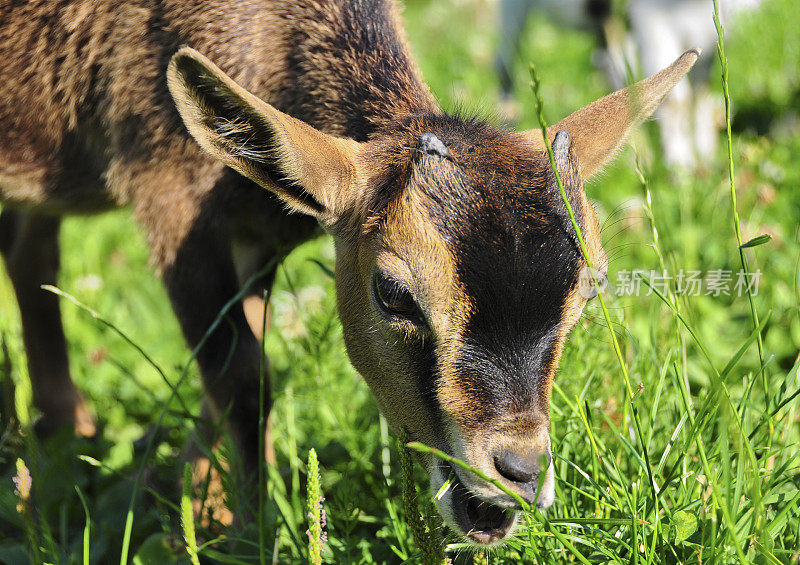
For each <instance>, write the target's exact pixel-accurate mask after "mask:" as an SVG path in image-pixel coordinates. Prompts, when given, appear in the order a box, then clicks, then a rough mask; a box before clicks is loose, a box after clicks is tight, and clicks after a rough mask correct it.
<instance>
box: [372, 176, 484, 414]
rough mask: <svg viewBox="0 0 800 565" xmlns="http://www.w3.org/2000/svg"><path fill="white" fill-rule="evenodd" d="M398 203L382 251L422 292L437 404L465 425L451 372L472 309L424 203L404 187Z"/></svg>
mask: <svg viewBox="0 0 800 565" xmlns="http://www.w3.org/2000/svg"><path fill="white" fill-rule="evenodd" d="M408 188H409V190H407V191H406V193H405V195H404V197H403V198H402V201H401V203H400V204H401V206H402V210H403V213H402V214H398V213H396V211H397V210H396V209H393V210H390V211H389V215H388V218H387V226H386V233H387V234H389V237H388V238H387V242H386V244H387V247H389V248H391V250H392V251H393V252H394V253H395V254H396V255H397V256H400V257H403V258H405V260H406V261H409V262H410V263H411V265H410V266H411V270H412V272H414V273H415V275H416V276H417V277H418V280H417V281H416V283H417V286H418V287H419V288H420V289H422V291H423V292H424V301H425V308H426V309H427V310H428V313H429V316H430V322H431V325H432V330H433V332H434V334H435V336H436V338H437V340H438V345H437V359H438V362H439V369H440V374H439V383H438V387H437V394H438V399H439V403H440V405H441V406H442V408H443V409H444V410H445V412H446V413H447V414H449V415H450V416H451V417H453V419H454V420H456V422H458V423H459V424H462V425H464V424H468V423H469V422H468V420H469V418H468V415H469V414H470V413H471V412H472V410H471V408H470V399H469V396H468V394H467V391H465V390H464V388H463V383H462V381H461V378H460V375H459V374H458V372H457V371H456V361H457V359H456V354H457V352H458V350H459V349H460V346H461V343H462V336H463V334H464V328H465V326H466V322H467V320H468V319H469V315H470V312H471V309H472V304H471V302H470V300H469V298H468V297H467V294H466V292H465V291H464V289H463V288H462V287H461V285H460V283H459V281H458V279H457V277H456V262H455V257H454V256H453V254H452V251H451V250H450V249H449V248H448V247H447V245H446V244H445V242H444V240H443V239H442V237H441V236H440V234H439V231H438V229H437V227H436V226H435V225H434V223H433V221H432V219H431V218H430V216H429V214H428V207H427V205H426V202H425V197H424V196H423V195H422V194H420V193H419V192H418V191H415V190H413V187H408Z"/></svg>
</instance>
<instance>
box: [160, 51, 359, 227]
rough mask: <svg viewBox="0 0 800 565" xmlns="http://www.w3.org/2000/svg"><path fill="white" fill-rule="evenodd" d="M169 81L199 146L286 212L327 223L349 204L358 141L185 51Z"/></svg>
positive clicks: (353, 196)
mask: <svg viewBox="0 0 800 565" xmlns="http://www.w3.org/2000/svg"><path fill="white" fill-rule="evenodd" d="M167 83H168V85H169V90H170V92H171V93H172V97H173V98H174V99H175V104H176V105H177V107H178V112H180V115H181V117H182V118H183V121H184V122H185V123H186V127H187V129H188V130H189V133H191V134H192V136H193V137H194V138H195V139H196V140H197V142H198V143H199V144H200V145H201V147H203V149H205V150H206V151H208V152H209V153H210V154H211V155H213V156H214V157H216V158H217V159H219V160H220V161H222V162H223V163H225V164H226V165H228V166H229V167H231V168H233V169H235V170H236V171H238V172H239V173H241V174H243V175H244V176H246V177H248V178H250V179H252V180H254V181H255V182H257V183H258V184H260V185H261V186H264V187H266V188H268V189H269V190H271V191H273V192H275V193H276V194H277V195H278V196H280V197H281V199H283V200H284V201H285V202H286V203H287V204H288V205H289V207H290V208H292V209H294V210H298V211H300V212H304V213H306V214H311V215H313V216H316V217H317V218H318V219H320V220H321V221H323V222H324V223H328V222H332V221H334V220H335V219H336V218H338V217H340V216H341V215H342V214H344V213H345V212H347V211H348V210H349V209H351V207H352V206H353V205H354V203H355V200H356V198H357V194H356V193H357V191H358V180H357V176H358V175H357V155H358V152H359V149H360V144H359V143H357V142H355V141H352V140H348V139H341V138H337V137H333V136H331V135H327V134H324V133H322V132H320V131H318V130H316V129H314V128H313V127H311V126H309V125H308V124H306V123H304V122H301V121H300V120H297V119H295V118H292V117H291V116H288V115H286V114H284V113H283V112H280V111H279V110H277V109H275V108H273V107H272V106H270V105H269V104H267V103H266V102H263V101H262V100H260V99H259V98H257V97H256V96H254V95H252V94H250V93H249V92H247V91H246V90H245V89H243V88H242V87H240V86H239V85H238V84H236V83H235V82H234V81H233V80H232V79H231V78H230V77H228V76H227V75H226V74H225V73H223V72H222V71H221V70H220V69H219V68H218V67H217V66H216V65H214V63H212V62H211V61H209V60H208V59H207V58H205V57H204V56H203V55H201V54H200V53H198V52H197V51H195V50H194V49H190V48H188V47H184V48H183V49H181V50H180V51H178V52H177V53H176V54H175V55H174V56H173V57H172V60H171V61H170V63H169V68H168V70H167Z"/></svg>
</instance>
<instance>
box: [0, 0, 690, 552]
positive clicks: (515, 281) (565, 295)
mask: <svg viewBox="0 0 800 565" xmlns="http://www.w3.org/2000/svg"><path fill="white" fill-rule="evenodd" d="M0 21H3V22H4V24H3V26H2V27H0V124H2V126H3V128H4V131H3V134H2V135H0V197H1V198H2V201H3V204H4V210H3V215H2V217H1V218H0V249H2V252H3V254H4V256H5V258H6V262H7V265H8V270H9V274H10V275H11V277H12V281H13V282H14V286H15V289H16V292H17V295H18V298H19V302H20V307H21V309H22V311H23V324H24V336H25V344H26V347H27V349H28V354H29V365H30V369H31V370H30V374H31V378H32V380H33V386H34V390H38V391H42V393H41V394H39V393H37V395H36V396H35V398H36V403H37V406H38V407H39V408H40V409H41V410H42V411H43V412H44V417H45V418H46V420H47V421H48V422H49V423H51V424H52V425H57V424H64V423H67V424H72V425H77V426H78V427H79V428H80V427H81V426H82V425H83V423H84V422H85V421H86V417H85V414H86V412H85V407H84V406H83V404H82V401H81V400H80V397H79V395H78V393H77V391H76V390H75V388H74V386H73V385H72V382H71V380H70V379H69V375H68V372H67V369H66V356H65V344H64V338H63V332H62V331H61V326H60V319H59V316H58V305H57V303H56V302H55V299H54V298H52V297H50V298H43V297H42V293H41V291H40V290H39V285H40V284H43V283H54V282H55V279H56V274H57V266H58V261H57V243H56V238H57V229H58V220H57V216H58V215H60V214H64V213H75V212H85V211H96V210H102V209H105V208H108V207H110V206H117V205H124V204H130V205H131V206H132V208H133V210H134V213H135V214H136V217H137V218H138V219H139V221H140V223H141V225H142V226H143V228H144V229H145V231H146V233H147V236H148V240H149V242H150V245H151V248H152V256H153V261H154V263H155V265H156V267H157V268H158V270H159V272H160V273H161V274H162V275H163V278H164V281H165V284H166V286H167V289H168V291H169V295H170V298H171V300H172V303H173V306H174V310H175V312H176V314H177V316H178V318H179V320H180V322H181V325H182V328H183V331H184V334H185V336H186V339H187V341H188V342H189V344H190V345H191V346H194V345H196V344H197V343H199V341H200V340H201V339H202V338H203V336H204V334H205V333H206V331H207V329H208V327H209V325H210V324H211V323H212V321H213V320H214V319H215V317H216V315H217V313H218V312H219V311H220V309H221V308H222V307H223V305H224V304H225V303H226V302H227V301H228V300H229V299H230V297H231V296H233V295H234V294H235V293H236V292H237V291H238V290H239V288H240V286H241V284H242V282H243V281H244V280H245V279H247V278H248V277H249V276H250V275H252V274H253V273H255V272H257V271H258V270H259V269H260V268H261V267H262V266H264V265H266V264H267V263H268V262H269V260H270V259H271V258H273V257H275V256H276V255H277V254H278V253H279V252H281V251H282V250H285V249H287V248H289V247H291V246H293V245H296V244H298V243H299V242H301V241H303V240H305V239H307V238H308V237H310V236H311V235H312V234H314V233H315V231H316V229H315V225H316V223H317V222H318V223H319V224H320V225H321V226H322V227H323V229H325V230H327V231H328V232H329V233H331V234H332V235H333V236H334V241H335V245H336V255H337V259H336V272H337V276H336V287H337V296H338V306H339V312H340V315H341V318H342V323H343V327H344V336H345V342H346V345H347V349H348V353H349V355H350V359H351V360H352V362H353V364H354V366H355V367H356V369H358V371H359V372H360V373H361V374H362V375H363V376H364V377H365V379H366V380H367V382H368V384H369V385H370V387H371V388H372V391H373V393H374V395H375V397H376V399H377V402H378V404H379V406H380V408H381V410H382V411H383V412H384V413H385V414H386V416H387V418H388V420H389V421H390V423H391V424H392V425H393V426H394V427H396V428H405V429H407V430H408V432H409V434H410V436H411V437H412V438H413V439H416V440H419V441H423V442H425V443H428V444H431V445H434V446H437V447H440V448H442V449H444V450H445V451H449V452H451V453H454V454H455V455H457V456H459V457H461V458H463V459H466V460H467V461H468V462H470V463H472V464H473V465H475V466H477V467H478V468H481V469H482V470H484V472H486V473H487V474H488V475H490V476H492V477H496V478H497V479H498V480H502V481H504V482H506V484H508V485H509V487H510V488H513V489H515V490H517V492H519V493H520V494H521V495H523V496H526V497H529V498H530V499H531V500H532V499H533V496H534V490H535V488H534V487H532V485H535V481H533V480H528V479H527V478H526V479H525V480H522V479H519V480H517V479H514V478H513V472H512V478H509V471H508V466H507V465H506V466H505V467H504V466H503V465H501V464H500V463H498V457H505V454H507V453H511V454H512V455H514V457H515V458H516V459H514V458H511V459H509V461H522V462H523V463H525V462H527V461H530V460H532V459H534V458H536V457H538V456H539V455H548V456H549V449H550V448H549V435H548V434H549V397H550V389H551V386H552V380H553V376H554V374H555V371H556V368H557V365H558V359H559V356H560V354H561V350H562V348H563V345H564V341H565V339H566V336H567V334H568V332H569V329H570V328H571V327H572V326H573V325H574V324H575V322H576V321H577V319H578V317H579V316H580V312H581V311H582V308H583V306H584V304H585V299H584V298H583V297H581V296H580V294H579V293H577V292H576V288H577V287H576V285H577V282H576V281H577V278H578V272H579V269H580V267H581V266H582V265H583V264H584V261H583V259H582V257H581V256H580V253H579V252H578V251H577V247H576V240H575V236H574V232H573V228H572V226H571V224H570V223H569V222H568V219H567V217H566V211H565V208H564V205H563V203H562V202H561V199H560V196H559V195H558V192H557V190H556V189H555V184H554V179H553V176H552V172H551V171H550V169H549V163H548V162H547V160H546V158H545V157H544V153H543V148H544V147H543V145H542V141H541V135H538V134H537V133H536V132H528V133H522V134H518V133H512V132H507V131H503V130H499V129H496V128H493V127H492V126H489V125H487V124H483V123H481V122H479V121H477V120H473V119H469V118H464V117H459V116H448V115H446V114H444V113H442V112H441V111H440V109H439V108H438V107H437V105H436V103H435V101H434V100H433V98H432V97H431V95H430V94H429V92H428V90H427V87H426V86H425V85H424V83H423V82H422V81H421V79H420V76H419V73H418V71H417V69H416V66H415V64H414V63H413V61H412V60H411V58H410V57H409V55H408V49H407V46H406V43H405V38H404V34H403V32H402V29H401V27H400V26H399V24H398V18H397V11H396V9H395V7H394V4H393V3H391V2H383V1H380V0H361V1H359V2H355V1H353V2H350V1H345V0H301V1H289V0H275V1H272V2H270V1H266V0H264V1H255V0H253V1H243V2H235V3H230V2H223V1H221V0H202V1H200V2H196V3H193V4H191V5H187V3H186V2H182V1H176V0H164V1H156V0H140V1H138V2H133V1H131V2H112V1H111V0H100V1H88V0H83V1H81V0H75V1H72V2H55V0H34V1H30V2H24V1H12V2H6V3H5V4H2V5H0ZM184 44H188V45H190V46H192V47H193V48H194V49H196V50H194V49H188V48H184V49H181V50H178V49H179V47H180V46H181V45H184ZM176 51H177V54H176V55H174V56H173V54H174V53H176ZM200 53H205V54H207V55H209V56H212V58H213V59H214V62H213V63H212V62H211V61H210V60H209V59H207V58H206V57H204V56H203V55H201V54H200ZM694 58H696V57H694V56H693V55H692V54H691V53H688V54H686V55H684V57H683V58H682V59H679V60H678V62H676V64H675V65H673V67H671V68H670V69H668V70H667V71H665V72H664V73H661V74H660V75H656V77H653V79H650V80H649V81H646V82H644V83H642V84H641V85H640V86H638V87H636V88H635V89H634V90H632V91H630V92H633V93H635V94H633V95H631V94H630V92H621V93H615V94H613V95H610V96H609V97H607V98H604V99H602V100H600V101H598V102H597V103H595V104H593V105H590V106H588V107H587V108H584V109H582V110H580V111H578V112H576V113H575V114H573V116H570V117H568V118H566V119H565V120H564V121H562V122H561V123H559V124H557V125H556V126H555V129H553V130H551V131H552V135H551V137H556V141H555V143H554V147H556V146H557V151H556V156H557V161H558V165H559V170H560V171H561V174H562V177H563V178H564V183H565V188H566V189H567V194H568V198H569V200H570V202H571V204H572V206H573V207H574V208H575V212H576V215H577V217H578V221H579V224H580V226H581V228H582V230H583V233H584V237H585V238H586V241H587V245H588V248H589V254H590V257H591V259H592V262H593V263H594V264H595V265H596V266H602V265H603V264H604V262H605V258H604V255H603V253H602V249H601V248H600V243H599V234H598V226H597V221H596V219H595V217H594V213H593V210H592V207H591V205H590V204H589V202H588V199H587V197H586V194H585V193H584V192H583V189H582V181H583V179H585V178H587V177H588V176H590V175H591V174H593V173H594V172H595V171H596V170H597V169H598V168H599V167H601V166H602V165H603V164H604V163H605V162H606V161H607V160H608V159H610V158H611V157H612V156H613V154H614V153H615V152H616V150H617V149H618V147H619V145H620V144H621V143H622V141H623V139H624V137H625V135H626V134H627V132H628V131H629V130H630V128H631V127H633V125H635V123H637V122H639V121H641V120H642V119H644V118H645V117H646V116H647V115H649V113H650V112H652V110H653V109H654V107H655V105H656V104H657V103H658V101H660V99H661V98H663V96H664V95H665V94H666V92H668V91H669V89H670V88H671V86H672V85H673V84H674V83H675V82H676V81H677V80H678V79H679V78H680V76H682V75H683V74H684V73H685V72H686V71H687V70H688V67H690V66H691V63H692V62H693V60H694ZM217 65H219V67H217ZM631 98H633V99H635V101H643V103H642V104H637V105H634V109H633V110H631V108H630V101H631ZM176 106H177V110H178V111H177V112H176V110H175V107H176ZM187 129H188V133H187ZM562 129H563V130H566V131H568V132H569V135H570V136H571V139H572V146H571V149H570V143H569V139H568V137H565V135H566V134H563V132H562V134H559V136H556V132H558V131H559V130H562ZM189 134H191V137H190V135H189ZM192 137H194V139H195V140H197V142H198V143H199V144H200V146H201V147H202V148H204V149H205V150H206V152H207V153H204V152H202V151H200V150H199V149H198V148H197V146H196V144H195V142H194V141H193V140H192V139H191V138H192ZM551 141H553V140H552V139H551ZM212 157H213V158H212ZM214 158H215V159H214ZM226 166H227V167H230V168H227V167H226ZM242 175H243V176H242ZM248 179H249V180H248ZM259 185H260V186H259ZM262 187H264V188H267V189H268V190H269V192H268V191H266V190H263V188H262ZM285 207H288V208H290V209H291V210H292V211H299V212H302V213H303V214H305V215H304V216H300V215H291V214H287V213H286V210H285ZM22 225H24V226H28V228H20V227H18V226H22ZM20 253H23V254H24V255H25V256H26V257H36V258H37V260H36V261H35V265H36V266H35V267H28V268H23V267H21V266H19V262H18V261H17V257H19V256H20ZM378 274H380V275H381V277H378V276H377V275H378ZM379 280H382V281H384V283H381V284H391V286H390V291H391V292H397V293H400V295H399V296H401V301H402V300H405V301H406V302H408V303H409V307H413V310H412V311H410V312H409V313H408V315H401V314H397V313H396V312H389V311H387V307H386V306H382V305H381V303H380V301H381V299H380V298H379V296H378V295H376V292H373V288H374V286H375V285H377V284H378V282H377V281H379ZM387 280H391V283H389V282H386V281H387ZM271 282H272V274H271V273H268V274H267V275H265V276H264V277H263V278H262V280H260V281H258V284H257V285H256V288H254V289H252V290H251V293H250V295H249V296H248V297H246V299H245V301H244V303H245V305H246V310H247V311H245V309H243V307H242V305H241V304H239V305H236V306H235V307H234V308H233V309H232V310H231V311H230V312H229V314H228V318H229V319H228V322H229V323H223V324H221V325H220V326H219V328H218V329H217V330H216V331H215V332H213V333H212V334H211V336H210V338H209V340H208V341H207V343H206V345H205V346H204V347H203V348H202V349H201V351H200V354H199V356H198V362H199V364H200V368H201V372H202V375H203V380H204V384H205V387H206V390H207V392H208V394H209V396H210V399H211V401H212V405H213V408H214V409H215V412H216V413H217V414H219V413H221V412H224V411H225V410H230V412H229V414H230V417H229V421H228V426H229V428H230V430H231V432H232V434H233V437H234V438H235V439H236V440H237V442H238V444H239V446H240V448H241V450H242V455H243V457H244V459H245V461H246V463H247V464H248V467H249V468H250V469H254V468H256V465H255V463H256V461H257V459H258V457H261V456H262V454H259V453H258V452H257V450H256V449H255V446H256V445H257V443H258V442H257V440H258V435H259V434H260V433H261V431H258V430H257V426H256V425H255V423H256V422H257V415H258V411H259V410H258V405H257V401H256V399H257V398H258V395H257V390H258V389H257V383H258V379H257V376H258V370H259V355H260V351H259V344H258V341H257V340H256V338H255V336H254V332H253V331H251V329H250V326H255V328H254V330H255V333H258V332H260V324H259V322H260V321H261V320H260V316H258V313H257V312H254V308H253V305H255V309H256V310H257V309H258V308H259V307H261V308H263V305H261V303H260V302H259V298H258V296H259V295H260V293H261V292H263V291H264V290H265V289H267V288H268V287H269V285H270V284H271ZM387 292H388V291H387ZM401 303H402V302H401ZM412 314H413V315H412ZM248 319H249V320H250V324H248ZM228 359H230V360H231V362H230V363H228V362H227V361H228ZM42 360H45V361H42ZM498 383H505V385H504V386H500V385H499V384H498ZM45 390H48V391H57V392H56V393H55V394H47V393H45V392H44V391H45ZM88 431H89V432H91V430H88ZM424 462H425V463H426V464H427V465H428V467H429V469H430V470H431V474H432V483H433V484H434V486H437V483H438V484H441V481H443V480H444V478H443V477H441V476H440V475H441V471H440V470H439V468H438V467H437V466H436V465H435V464H434V463H435V462H434V461H433V460H432V459H429V458H428V459H425V460H424ZM537 465H538V463H537ZM503 469H505V471H504V470H503ZM532 469H533V471H531V472H534V471H535V473H536V474H537V475H538V473H539V471H544V472H546V473H547V476H548V479H547V480H546V481H545V489H549V491H548V492H549V493H550V494H547V493H544V494H541V493H538V494H541V496H540V497H539V503H540V505H544V506H546V505H548V504H549V503H550V502H552V465H549V467H548V468H547V469H541V468H540V467H538V466H536V467H533V468H532ZM512 471H513V469H512ZM520 476H522V475H520ZM460 480H461V481H462V483H463V485H464V488H467V489H468V490H469V491H470V492H472V493H475V494H477V495H479V496H480V497H481V498H483V499H484V500H488V501H492V502H493V503H495V504H500V505H505V506H508V505H510V504H511V501H510V500H509V499H508V498H507V497H505V496H504V495H502V494H501V493H499V491H497V489H494V488H493V487H491V486H489V485H483V484H479V483H477V482H476V481H475V480H473V479H472V478H471V477H466V476H461V479H460ZM548 481H549V482H548ZM532 489H533V490H532ZM448 497H449V498H448ZM448 497H445V499H443V502H442V503H441V505H440V507H441V509H442V512H443V514H444V515H445V516H446V517H447V518H448V520H449V521H450V523H451V524H452V525H454V527H456V528H457V529H460V530H463V532H462V533H466V530H465V526H464V524H463V512H462V514H460V515H459V514H458V512H457V510H458V509H457V508H456V506H457V505H456V503H455V502H453V500H454V498H453V497H450V495H448ZM459 516H461V517H459ZM508 531H509V530H503V531H498V532H482V533H481V532H479V533H477V534H474V535H473V539H474V540H476V541H479V542H482V543H487V542H491V541H495V540H496V539H498V536H499V537H503V536H505V535H507V534H508Z"/></svg>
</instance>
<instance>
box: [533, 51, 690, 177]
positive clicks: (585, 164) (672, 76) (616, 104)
mask: <svg viewBox="0 0 800 565" xmlns="http://www.w3.org/2000/svg"><path fill="white" fill-rule="evenodd" d="M699 55H700V50H699V49H696V48H695V49H690V50H689V51H686V52H685V53H684V54H683V55H681V56H680V57H678V58H677V59H676V60H675V62H674V63H672V64H671V65H670V66H669V67H667V68H666V69H664V70H663V71H661V72H660V73H658V74H655V75H653V76H651V77H650V78H647V79H645V80H643V81H640V82H637V83H636V84H634V85H631V86H629V87H628V88H623V89H622V90H618V91H616V92H614V93H612V94H609V95H608V96H605V97H603V98H601V99H600V100H596V101H595V102H592V103H591V104H589V105H588V106H585V107H584V108H581V109H580V110H578V111H577V112H574V113H572V114H570V115H569V116H567V117H566V118H564V119H563V120H561V121H560V122H558V123H557V124H555V125H552V126H550V127H549V128H548V129H547V137H548V138H549V139H550V140H551V141H552V140H553V138H554V137H555V135H556V132H558V131H560V130H566V131H567V132H569V137H570V138H571V139H572V150H573V151H574V153H575V156H576V157H577V159H578V164H579V167H580V173H581V178H583V179H588V178H590V177H591V176H592V175H593V174H595V173H596V172H597V171H599V170H600V169H601V168H602V167H603V166H604V165H605V164H606V163H608V161H610V160H611V159H612V158H613V157H614V155H616V153H617V151H618V150H619V148H620V147H621V146H622V143H623V142H624V141H625V139H626V138H627V137H628V134H629V133H630V131H631V130H632V129H633V128H634V127H635V126H637V125H638V124H640V123H642V122H643V121H644V120H646V119H647V118H649V117H650V116H651V115H652V113H653V112H655V110H656V108H658V105H659V104H661V101H662V100H663V99H664V97H665V96H666V95H667V94H669V92H670V90H672V87H673V86H675V85H676V84H677V83H678V81H679V80H681V78H683V76H684V75H685V74H686V73H688V72H689V69H691V68H692V66H693V65H694V64H695V62H696V61H697V57H698V56H699ZM525 133H526V135H527V136H528V137H529V138H531V139H532V140H533V141H534V142H535V143H536V144H537V145H541V146H542V147H544V145H543V144H542V134H541V131H540V130H539V129H533V130H529V131H528V132H525Z"/></svg>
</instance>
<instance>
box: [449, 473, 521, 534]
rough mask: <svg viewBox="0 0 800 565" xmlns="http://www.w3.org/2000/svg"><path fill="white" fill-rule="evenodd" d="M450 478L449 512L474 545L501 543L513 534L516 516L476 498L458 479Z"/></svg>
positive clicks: (513, 511)
mask: <svg viewBox="0 0 800 565" xmlns="http://www.w3.org/2000/svg"><path fill="white" fill-rule="evenodd" d="M451 477H452V485H451V487H450V488H451V489H452V491H451V492H452V495H451V496H452V499H451V500H452V502H451V504H452V508H453V518H454V519H455V522H456V526H458V528H459V529H460V530H461V531H462V532H463V533H464V535H465V536H466V537H467V538H468V539H469V540H470V541H473V542H475V543H478V544H481V545H488V544H493V543H497V542H499V541H502V540H503V539H505V538H506V537H507V536H508V535H509V534H510V533H511V531H512V530H513V528H514V523H515V522H516V519H517V512H516V511H515V510H513V509H510V508H504V507H502V506H498V505H497V504H493V503H491V502H487V501H486V500H483V499H481V498H479V497H478V496H477V495H476V494H475V493H473V492H472V491H470V490H469V489H468V488H467V487H466V486H464V483H462V482H461V480H460V479H459V478H458V475H457V474H456V473H453V474H452V475H451Z"/></svg>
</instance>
